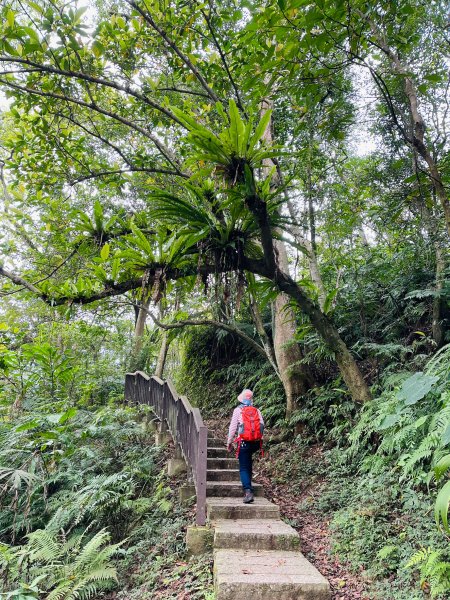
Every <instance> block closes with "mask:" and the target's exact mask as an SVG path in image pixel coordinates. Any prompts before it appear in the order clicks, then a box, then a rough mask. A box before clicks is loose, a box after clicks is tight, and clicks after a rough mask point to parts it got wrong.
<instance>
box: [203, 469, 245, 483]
mask: <svg viewBox="0 0 450 600" xmlns="http://www.w3.org/2000/svg"><path fill="white" fill-rule="evenodd" d="M206 479H207V481H238V480H239V469H208V470H207V471H206Z"/></svg>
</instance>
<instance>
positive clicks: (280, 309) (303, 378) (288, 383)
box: [261, 100, 312, 419]
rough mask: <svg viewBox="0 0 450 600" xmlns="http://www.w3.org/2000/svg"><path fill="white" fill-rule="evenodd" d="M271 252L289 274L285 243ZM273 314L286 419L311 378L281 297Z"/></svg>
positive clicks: (291, 313) (293, 322)
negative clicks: (273, 252)
mask: <svg viewBox="0 0 450 600" xmlns="http://www.w3.org/2000/svg"><path fill="white" fill-rule="evenodd" d="M271 104H272V103H271V102H270V101H268V100H264V101H263V103H262V107H261V116H262V115H264V113H265V112H266V111H267V110H269V109H270V108H271ZM263 139H264V140H265V141H266V142H267V144H268V145H271V144H272V141H273V137H272V121H271V122H270V123H269V125H268V127H267V128H266V131H265V132H264V135H263ZM272 167H273V162H272V160H271V159H267V160H266V161H265V164H264V172H265V174H266V176H268V174H269V170H270V169H271V168H272ZM275 183H277V182H275ZM278 183H279V181H278ZM275 250H276V261H277V264H278V267H279V268H280V269H281V270H282V271H283V272H284V273H289V259H288V255H287V251H286V246H285V244H284V243H283V242H281V241H275ZM274 313H275V314H274V317H275V318H274V326H275V327H274V331H273V345H274V351H275V358H276V361H277V365H278V371H279V373H280V378H281V382H282V384H283V388H284V391H285V394H286V418H287V419H289V418H290V417H291V416H292V414H293V412H294V411H295V410H296V409H297V407H298V400H299V398H300V397H301V396H302V395H303V394H305V393H306V392H307V391H308V389H309V388H310V385H311V380H312V377H311V374H310V372H309V369H308V367H307V366H306V365H305V364H303V362H302V361H303V358H304V357H303V352H302V350H301V348H300V345H299V344H298V342H297V341H296V340H295V333H296V329H297V323H296V315H295V312H294V310H293V309H292V307H291V306H290V304H289V298H288V297H287V296H286V295H285V294H280V295H279V296H277V298H276V300H275V303H274Z"/></svg>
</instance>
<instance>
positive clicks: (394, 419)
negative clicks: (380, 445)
mask: <svg viewBox="0 0 450 600" xmlns="http://www.w3.org/2000/svg"><path fill="white" fill-rule="evenodd" d="M400 418H401V415H387V416H386V417H384V419H383V421H382V422H381V423H380V425H379V427H378V431H383V429H389V427H392V426H393V425H395V424H396V423H398V422H399V421H400Z"/></svg>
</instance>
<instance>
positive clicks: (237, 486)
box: [206, 481, 264, 498]
mask: <svg viewBox="0 0 450 600" xmlns="http://www.w3.org/2000/svg"><path fill="white" fill-rule="evenodd" d="M253 489H254V492H255V496H263V495H264V492H263V487H262V485H261V484H260V483H254V484H253ZM206 495H207V496H208V497H211V496H215V497H216V498H217V497H218V496H219V497H220V496H225V497H227V498H229V497H230V496H231V497H234V498H243V497H244V492H243V491H242V485H241V482H240V481H207V482H206Z"/></svg>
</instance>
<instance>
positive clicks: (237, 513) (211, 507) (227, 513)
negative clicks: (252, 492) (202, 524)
mask: <svg viewBox="0 0 450 600" xmlns="http://www.w3.org/2000/svg"><path fill="white" fill-rule="evenodd" d="M206 511H207V517H208V520H209V521H216V520H217V519H259V520H260V519H279V518H280V508H279V507H278V506H277V505H276V504H273V502H270V501H269V500H267V499H266V498H259V497H257V498H255V501H254V502H252V503H251V504H243V503H242V498H208V500H207V501H206Z"/></svg>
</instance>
